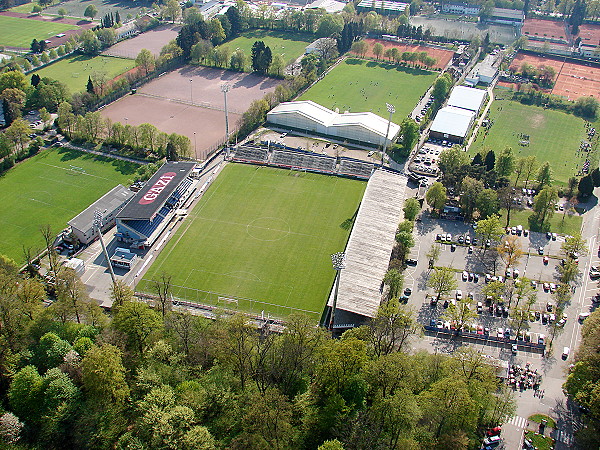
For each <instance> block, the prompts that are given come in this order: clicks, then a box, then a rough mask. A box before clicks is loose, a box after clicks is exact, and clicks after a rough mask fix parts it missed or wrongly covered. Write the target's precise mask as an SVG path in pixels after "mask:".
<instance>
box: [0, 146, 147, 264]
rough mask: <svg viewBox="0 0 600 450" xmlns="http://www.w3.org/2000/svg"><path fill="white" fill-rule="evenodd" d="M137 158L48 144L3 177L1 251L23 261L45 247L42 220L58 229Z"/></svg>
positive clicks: (123, 177) (129, 170)
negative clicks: (118, 157) (26, 250)
mask: <svg viewBox="0 0 600 450" xmlns="http://www.w3.org/2000/svg"><path fill="white" fill-rule="evenodd" d="M136 169H137V165H136V164H131V163H127V162H124V161H118V160H113V159H108V158H101V157H98V156H94V155H90V154H88V153H81V152H78V151H74V150H68V149H60V150H44V151H42V152H41V153H40V154H38V155H36V156H34V157H32V158H30V159H28V160H26V161H23V162H22V163H19V164H17V165H16V166H15V167H13V168H12V169H10V170H9V171H8V172H7V173H5V174H4V175H3V176H2V177H0V227H1V229H2V232H0V253H2V254H4V255H7V256H9V257H10V258H13V259H14V260H16V261H18V262H22V261H23V260H24V257H23V250H22V249H23V246H24V247H25V248H29V247H31V248H33V249H34V250H41V249H42V248H43V245H44V244H43V240H42V236H41V234H40V232H39V227H40V225H44V224H50V225H51V227H52V229H53V230H54V231H55V232H56V233H58V232H59V231H60V230H62V229H63V228H64V227H65V226H66V225H67V221H69V220H71V219H72V218H73V217H75V216H76V215H77V214H79V213H80V212H81V211H83V210H84V209H85V208H87V207H88V206H89V205H90V204H91V203H93V202H94V201H96V200H98V199H99V198H100V197H101V196H102V195H104V194H105V193H106V192H108V191H109V190H110V189H112V188H113V187H115V186H116V185H117V184H119V183H122V184H124V183H126V182H127V180H128V179H131V178H133V173H134V172H135V170H136Z"/></svg>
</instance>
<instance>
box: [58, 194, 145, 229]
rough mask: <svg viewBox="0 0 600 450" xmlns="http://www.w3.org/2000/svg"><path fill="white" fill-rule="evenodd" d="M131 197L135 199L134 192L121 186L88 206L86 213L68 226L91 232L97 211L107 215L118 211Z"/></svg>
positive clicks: (81, 214) (71, 221)
mask: <svg viewBox="0 0 600 450" xmlns="http://www.w3.org/2000/svg"><path fill="white" fill-rule="evenodd" d="M131 197H133V192H132V191H130V190H129V189H127V188H126V187H125V186H123V185H121V184H119V185H117V186H116V187H114V188H113V189H111V190H110V191H108V192H107V193H106V194H104V195H103V196H102V197H100V198H99V199H98V200H96V201H95V202H94V203H92V204H91V205H90V206H88V207H87V208H86V209H85V211H83V212H81V213H80V214H78V215H77V216H76V217H74V218H73V219H71V220H69V222H68V224H69V225H71V227H73V228H75V229H77V230H82V231H86V230H89V229H90V228H92V226H93V223H94V212H95V211H96V210H97V209H99V210H100V211H102V213H103V214H104V215H106V211H109V212H113V211H115V210H117V209H118V208H120V207H121V205H123V203H125V202H127V201H128V200H129V199H130V198H131Z"/></svg>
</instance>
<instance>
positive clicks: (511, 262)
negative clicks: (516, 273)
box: [498, 236, 523, 267]
mask: <svg viewBox="0 0 600 450" xmlns="http://www.w3.org/2000/svg"><path fill="white" fill-rule="evenodd" d="M498 254H499V255H500V258H502V261H504V264H506V267H514V266H516V265H517V264H518V263H519V259H521V257H522V256H523V248H522V247H521V241H520V240H519V239H517V236H507V237H506V239H505V240H504V241H503V242H501V243H500V244H499V245H498Z"/></svg>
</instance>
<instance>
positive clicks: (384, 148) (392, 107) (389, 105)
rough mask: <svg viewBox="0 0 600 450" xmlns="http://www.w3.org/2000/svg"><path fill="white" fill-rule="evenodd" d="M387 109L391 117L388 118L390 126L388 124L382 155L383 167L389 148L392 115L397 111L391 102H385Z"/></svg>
mask: <svg viewBox="0 0 600 450" xmlns="http://www.w3.org/2000/svg"><path fill="white" fill-rule="evenodd" d="M385 106H386V108H387V111H388V112H389V113H390V117H389V119H388V126H387V131H386V132H385V140H384V141H383V142H384V143H383V154H382V155H381V167H383V158H384V157H385V152H386V150H387V145H388V136H389V134H390V125H391V124H392V115H393V114H394V113H395V112H396V108H395V107H394V105H391V104H389V103H386V104H385Z"/></svg>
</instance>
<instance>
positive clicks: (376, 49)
mask: <svg viewBox="0 0 600 450" xmlns="http://www.w3.org/2000/svg"><path fill="white" fill-rule="evenodd" d="M373 54H374V55H375V57H376V58H377V59H379V58H381V55H382V54H383V45H382V44H381V42H375V43H374V44H373Z"/></svg>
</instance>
